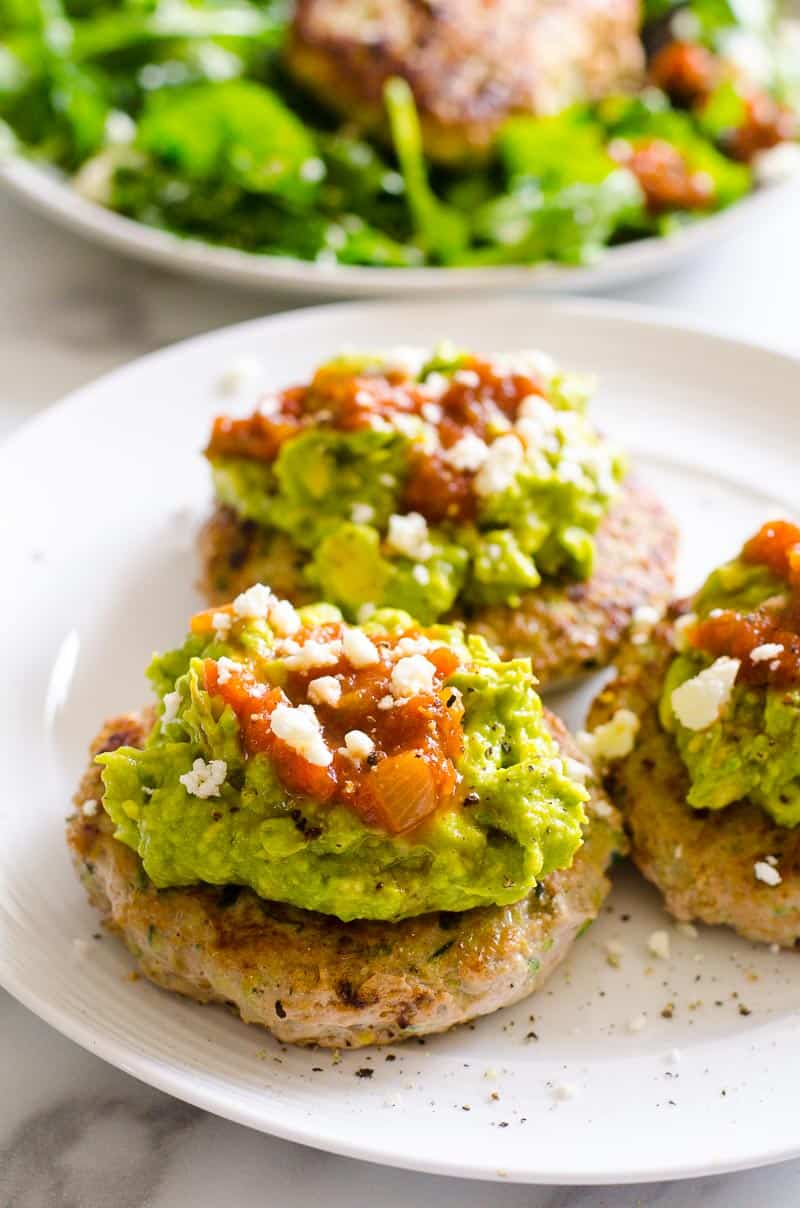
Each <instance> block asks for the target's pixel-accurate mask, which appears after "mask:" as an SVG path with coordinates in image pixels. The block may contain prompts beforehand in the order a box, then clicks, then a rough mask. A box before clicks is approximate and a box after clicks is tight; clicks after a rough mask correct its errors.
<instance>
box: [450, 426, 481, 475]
mask: <svg viewBox="0 0 800 1208" xmlns="http://www.w3.org/2000/svg"><path fill="white" fill-rule="evenodd" d="M488 456H489V446H488V445H487V444H486V441H484V440H481V438H480V437H479V436H476V435H475V433H474V432H465V433H464V435H463V436H462V437H460V438H459V439H458V440H457V441H456V443H455V444H454V445H451V446H450V448H449V449H445V451H444V453H443V454H442V461H446V462H447V464H448V465H451V466H452V467H453V469H455V470H469V471H474V470H479V469H480V468H481V466H482V465H483V463H484V462H485V461H486V458H487V457H488Z"/></svg>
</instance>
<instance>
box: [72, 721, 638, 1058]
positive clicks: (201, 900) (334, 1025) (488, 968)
mask: <svg viewBox="0 0 800 1208" xmlns="http://www.w3.org/2000/svg"><path fill="white" fill-rule="evenodd" d="M548 724H549V725H550V728H551V730H552V732H553V735H554V737H555V738H556V740H557V741H558V742H559V744H560V746H561V748H562V750H563V751H564V752H565V753H566V754H569V755H571V756H573V757H577V751H576V748H575V746H574V743H573V741H572V739H571V738H570V737H569V735H568V734H567V732H566V730H565V729H564V727H563V725H562V724H561V723H560V722H559V721H558V720H557V719H556V718H554V717H552V716H550V715H549V716H548ZM151 725H152V716H151V715H148V714H125V715H123V716H121V717H116V718H112V719H111V720H110V721H108V722H107V723H106V725H105V726H104V727H103V729H102V730H101V732H100V734H99V735H98V737H97V738H96V739H95V741H94V743H93V744H92V747H91V754H92V757H94V755H96V754H99V753H100V752H101V751H108V750H114V749H116V748H117V747H120V746H141V745H142V744H143V742H144V740H145V738H146V736H147V734H148V732H149V729H150V727H151ZM589 787H590V790H591V800H590V802H589V804H588V805H587V812H588V814H589V818H590V821H589V824H588V825H587V827H586V832H585V841H584V844H583V846H582V847H581V848H580V849H579V850H578V852H577V855H576V856H575V859H574V861H573V864H572V867H571V868H569V869H564V870H561V871H558V872H554V873H551V874H550V876H548V877H547V878H546V880H545V881H544V882H543V883H542V884H541V885H540V886H538V887H537V890H536V891H535V892H534V893H532V894H531V895H530V896H529V897H527V898H525V899H523V901H521V902H518V903H516V904H515V905H513V906H502V907H501V906H493V907H482V908H479V909H477V910H470V911H467V912H465V913H463V914H449V915H442V914H431V915H423V916H421V917H418V918H410V919H406V920H404V921H402V922H399V923H376V922H368V921H358V922H351V923H343V922H341V921H340V920H338V919H336V918H334V917H332V916H328V915H321V914H315V913H312V912H310V911H304V910H297V909H295V908H293V907H288V906H283V905H280V904H278V903H275V902H267V901H264V900H263V899H261V898H259V897H257V896H256V895H255V894H254V893H253V892H252V891H250V890H247V889H239V888H238V887H235V886H224V887H221V888H218V887H214V886H208V885H203V886H197V887H192V888H188V889H167V890H156V889H155V888H154V887H153V886H152V884H150V883H149V881H148V879H147V876H146V874H145V873H144V870H143V867H142V864H141V861H140V859H139V857H138V856H137V855H136V853H135V852H134V851H133V850H131V849H130V848H129V847H127V846H125V845H124V844H123V843H121V842H119V840H117V839H115V838H114V837H113V824H112V822H111V821H110V819H109V818H108V816H107V815H106V813H105V811H104V810H103V809H102V807H98V808H97V809H95V811H94V812H93V813H91V816H87V815H86V813H85V812H84V810H83V809H82V808H81V807H82V805H83V803H85V802H86V801H92V802H94V801H97V800H98V798H99V797H100V794H101V792H102V784H101V781H100V768H99V767H98V766H97V765H96V764H94V762H91V763H90V765H89V767H88V769H87V771H86V773H85V774H84V777H83V779H82V781H81V785H80V788H79V790H78V792H77V794H76V795H75V799H74V800H75V803H76V806H77V811H76V813H75V814H74V815H73V816H72V817H71V818H70V819H69V822H68V841H69V844H70V846H71V848H72V852H73V856H74V859H75V864H76V867H77V870H78V873H79V876H80V878H81V881H82V882H83V884H84V886H85V888H86V890H87V893H88V895H89V898H90V900H91V902H92V904H93V905H94V906H95V907H97V909H98V910H99V911H100V912H101V913H102V915H103V918H104V921H105V923H106V924H107V926H108V927H109V928H110V929H111V930H112V931H115V932H117V933H118V934H119V935H120V937H121V938H122V939H123V940H124V942H125V943H126V944H127V946H128V948H129V949H130V950H131V952H132V953H133V954H134V956H135V957H136V958H137V961H138V963H139V967H140V969H141V971H142V973H144V974H145V976H147V977H148V978H150V980H151V981H153V982H156V983H157V984H158V985H160V986H163V987H164V988H165V989H168V990H174V991H176V992H177V993H179V994H184V995H186V996H187V997H189V998H194V999H196V1000H197V1001H199V1002H204V1003H207V1002H220V1003H227V1004H229V1005H230V1006H232V1007H233V1008H234V1009H235V1010H236V1011H237V1012H238V1013H239V1015H240V1016H241V1018H242V1019H243V1020H244V1021H245V1022H247V1023H257V1024H261V1025H263V1026H264V1027H266V1028H268V1029H269V1030H270V1031H271V1032H273V1033H274V1034H275V1036H276V1037H277V1038H278V1039H279V1040H282V1041H287V1042H291V1043H296V1044H320V1045H324V1046H327V1047H343V1048H344V1047H347V1048H358V1047H359V1046H363V1045H369V1044H388V1043H391V1042H396V1041H399V1040H403V1039H404V1038H406V1037H407V1036H412V1035H413V1036H421V1035H425V1034H426V1033H433V1032H443V1031H445V1030H446V1029H448V1028H450V1027H452V1026H453V1025H454V1024H457V1023H463V1022H465V1021H466V1020H469V1019H473V1018H475V1017H476V1016H479V1015H485V1014H488V1013H489V1012H491V1011H496V1010H497V1009H498V1008H500V1007H503V1006H508V1005H509V1004H510V1003H514V1002H517V1001H518V1000H519V999H521V998H524V997H525V996H526V995H528V994H530V993H531V992H532V991H533V990H535V989H536V988H538V986H540V985H541V984H542V982H543V981H544V980H545V978H546V977H547V976H548V975H549V974H550V973H551V972H552V971H553V969H554V968H555V967H556V966H557V965H558V964H559V962H560V961H561V960H562V959H563V958H564V956H565V955H566V953H567V951H568V950H569V947H570V945H571V944H572V942H573V940H574V939H575V938H576V936H577V935H578V934H580V932H581V930H582V929H583V928H584V926H585V925H586V924H587V923H588V922H589V921H591V920H592V919H593V918H594V917H595V916H596V915H597V913H598V911H599V909H600V905H601V903H602V902H603V900H604V898H605V897H606V894H607V893H608V891H609V889H610V882H609V880H608V878H607V876H606V870H607V868H608V865H609V863H610V862H611V860H612V858H613V857H614V855H615V854H617V853H619V852H621V851H622V850H623V849H624V839H623V837H622V834H621V831H620V819H619V815H618V814H617V812H616V811H615V810H614V809H613V808H612V807H610V806H609V805H608V802H607V799H606V797H605V795H604V793H603V792H602V790H601V789H599V788H598V787H597V785H596V784H590V786H589Z"/></svg>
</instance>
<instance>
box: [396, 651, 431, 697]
mask: <svg viewBox="0 0 800 1208" xmlns="http://www.w3.org/2000/svg"><path fill="white" fill-rule="evenodd" d="M435 674H436V668H435V667H434V665H433V663H430V662H429V661H428V660H427V659H426V658H425V656H424V655H422V654H410V655H408V657H407V658H402V659H400V661H399V662H397V663H395V665H394V667H393V669H392V678H391V688H392V693H393V695H394V696H396V697H409V696H416V695H417V694H418V693H421V692H430V691H432V689H433V677H434V675H435Z"/></svg>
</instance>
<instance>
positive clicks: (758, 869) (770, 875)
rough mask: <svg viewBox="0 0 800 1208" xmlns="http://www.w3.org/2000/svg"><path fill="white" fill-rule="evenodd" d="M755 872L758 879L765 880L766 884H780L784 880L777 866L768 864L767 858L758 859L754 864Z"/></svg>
mask: <svg viewBox="0 0 800 1208" xmlns="http://www.w3.org/2000/svg"><path fill="white" fill-rule="evenodd" d="M753 874H754V876H755V878H756V880H757V881H763V882H764V884H765V885H780V883H781V881H782V880H783V877H782V876H781V874H780V873H779V872H778V870H777V868H775V867H774V865H772V864H768V863H767V861H766V860H756V862H755V864H754V865H753Z"/></svg>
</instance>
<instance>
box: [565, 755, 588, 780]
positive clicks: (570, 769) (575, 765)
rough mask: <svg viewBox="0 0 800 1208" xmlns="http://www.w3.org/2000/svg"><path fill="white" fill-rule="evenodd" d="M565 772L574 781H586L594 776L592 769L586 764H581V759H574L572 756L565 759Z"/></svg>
mask: <svg viewBox="0 0 800 1208" xmlns="http://www.w3.org/2000/svg"><path fill="white" fill-rule="evenodd" d="M564 771H565V772H566V773H567V775H568V776H570V777H571V778H572V779H573V780H586V779H588V777H589V776H591V774H592V769H591V768H589V767H587V766H586V764H585V763H581V761H580V760H579V759H573V758H572V756H571V755H566V756H565V757H564Z"/></svg>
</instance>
